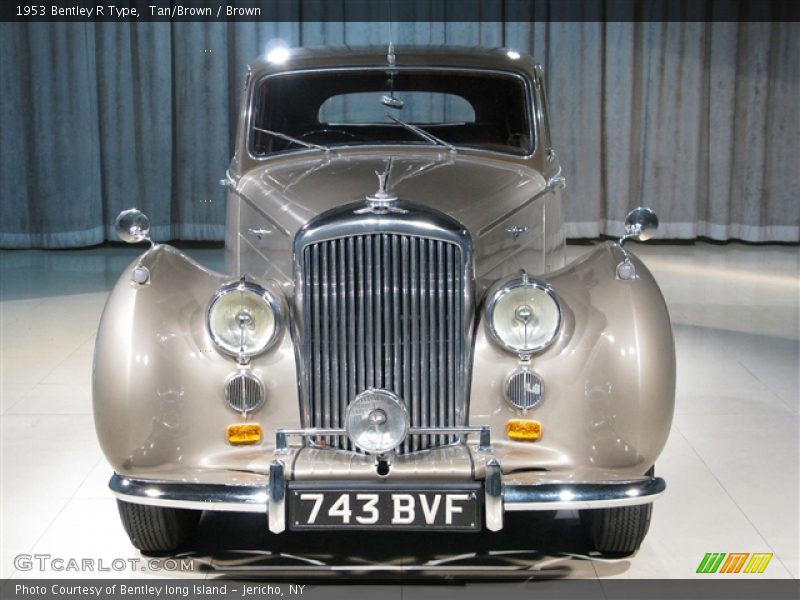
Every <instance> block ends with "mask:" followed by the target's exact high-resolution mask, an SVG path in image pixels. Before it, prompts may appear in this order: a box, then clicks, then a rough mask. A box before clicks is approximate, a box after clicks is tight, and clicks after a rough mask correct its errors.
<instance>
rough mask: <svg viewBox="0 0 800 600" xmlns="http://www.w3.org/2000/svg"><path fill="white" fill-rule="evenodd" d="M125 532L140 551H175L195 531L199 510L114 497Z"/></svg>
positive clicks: (192, 535) (190, 537) (189, 538)
mask: <svg viewBox="0 0 800 600" xmlns="http://www.w3.org/2000/svg"><path fill="white" fill-rule="evenodd" d="M117 507H118V508H119V516H120V519H121V520H122V526H123V527H124V528H125V532H126V533H127V534H128V537H129V538H130V540H131V544H133V545H134V546H135V547H136V548H138V549H139V550H141V551H142V552H152V553H167V552H175V551H176V550H178V549H179V548H181V547H183V546H184V545H185V544H186V543H187V542H188V541H190V540H191V539H192V538H193V537H194V534H195V532H196V531H197V524H198V523H199V521H200V515H201V514H202V511H199V510H187V509H180V508H165V507H163V506H145V505H144V504H131V503H130V502H123V501H122V500H117Z"/></svg>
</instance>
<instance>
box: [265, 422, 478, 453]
mask: <svg viewBox="0 0 800 600" xmlns="http://www.w3.org/2000/svg"><path fill="white" fill-rule="evenodd" d="M471 433H477V434H479V435H480V441H479V442H478V451H479V452H488V451H489V450H490V449H491V429H490V427H489V426H488V425H476V426H465V427H411V428H409V430H408V435H409V436H412V435H437V434H439V435H448V436H449V435H455V434H461V435H469V434H471ZM346 435H347V431H346V430H344V429H326V428H322V427H306V428H304V429H278V430H277V431H276V432H275V453H276V454H287V452H288V439H287V438H288V437H290V436H299V437H304V438H307V437H317V436H329V437H343V436H346Z"/></svg>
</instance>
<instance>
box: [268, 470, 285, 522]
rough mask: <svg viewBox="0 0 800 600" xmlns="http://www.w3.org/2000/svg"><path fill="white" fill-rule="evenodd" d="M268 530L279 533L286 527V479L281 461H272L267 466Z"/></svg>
mask: <svg viewBox="0 0 800 600" xmlns="http://www.w3.org/2000/svg"><path fill="white" fill-rule="evenodd" d="M267 510H268V512H269V530H270V531H271V532H272V533H281V532H283V531H284V530H285V529H286V479H285V477H284V473H283V462H282V461H280V460H274V461H272V464H271V465H270V466H269V506H268V507H267Z"/></svg>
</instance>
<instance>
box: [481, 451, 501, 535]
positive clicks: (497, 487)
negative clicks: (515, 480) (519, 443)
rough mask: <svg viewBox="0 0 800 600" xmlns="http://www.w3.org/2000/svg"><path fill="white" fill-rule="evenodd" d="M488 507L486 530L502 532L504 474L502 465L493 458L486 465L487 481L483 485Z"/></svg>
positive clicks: (485, 501)
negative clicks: (501, 468)
mask: <svg viewBox="0 0 800 600" xmlns="http://www.w3.org/2000/svg"><path fill="white" fill-rule="evenodd" d="M483 489H484V495H485V496H484V503H485V505H486V529H488V530H489V531H500V530H501V529H502V528H503V472H502V471H501V470H500V463H499V462H497V459H496V458H492V459H490V460H489V462H487V463H486V481H485V482H484V485H483Z"/></svg>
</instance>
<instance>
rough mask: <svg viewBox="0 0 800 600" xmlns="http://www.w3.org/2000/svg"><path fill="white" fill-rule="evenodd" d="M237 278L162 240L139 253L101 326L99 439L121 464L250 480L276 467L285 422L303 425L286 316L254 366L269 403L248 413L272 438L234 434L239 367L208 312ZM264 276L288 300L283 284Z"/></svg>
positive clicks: (136, 469)
mask: <svg viewBox="0 0 800 600" xmlns="http://www.w3.org/2000/svg"><path fill="white" fill-rule="evenodd" d="M137 266H143V267H146V268H147V269H148V271H149V274H150V277H149V280H148V282H147V283H145V284H137V283H135V282H134V281H133V279H132V275H133V271H134V269H135V268H136V267H137ZM230 280H231V277H230V276H228V275H224V274H221V273H216V272H214V271H210V270H208V269H206V268H204V267H203V266H201V265H199V264H198V263H196V262H194V261H193V260H191V259H190V258H189V257H187V256H186V255H184V254H183V253H181V252H180V251H178V250H176V249H175V248H173V247H171V246H168V245H163V244H161V245H156V246H154V247H153V248H151V249H150V250H148V251H147V252H146V253H144V254H143V255H142V256H140V257H139V258H138V259H136V260H135V261H134V262H133V263H131V265H130V266H128V268H127V269H126V270H125V271H124V272H123V273H122V275H121V276H120V278H119V280H118V281H117V283H116V285H115V286H114V289H113V290H112V292H111V294H110V296H109V298H108V301H107V302H106V306H105V309H104V311H103V316H102V318H101V321H100V325H99V328H98V333H97V341H96V344H95V355H94V368H93V380H92V396H93V405H94V417H95V426H96V429H97V436H98V439H99V441H100V446H101V448H102V450H103V452H104V453H105V456H106V458H107V459H108V461H109V462H110V463H111V465H112V466H113V468H114V470H115V471H116V472H117V473H119V474H121V475H126V476H131V477H141V478H146V479H156V480H157V479H163V480H175V479H179V480H184V481H192V480H203V481H205V482H213V481H214V480H215V479H218V480H219V481H220V482H227V483H230V482H231V481H242V482H246V481H250V480H252V479H253V478H259V477H261V476H262V475H263V474H264V473H266V472H268V470H269V464H268V462H269V461H268V460H267V459H265V458H264V457H266V456H270V454H271V452H272V449H273V441H274V439H275V433H274V432H275V428H276V426H277V424H280V425H281V426H283V427H286V426H287V425H289V424H292V423H294V424H296V425H297V426H299V424H300V416H299V409H298V406H299V404H298V400H297V384H296V368H295V357H294V350H293V347H292V342H291V336H290V335H289V333H288V331H287V330H286V329H287V328H286V327H285V326H284V328H283V331H282V332H281V333H280V337H279V339H278V341H277V342H276V343H275V345H274V346H273V347H272V348H271V349H270V350H269V351H267V352H266V353H264V354H262V355H259V356H257V357H254V358H253V359H252V361H251V363H250V365H249V366H248V367H247V369H249V370H250V371H251V372H252V373H254V374H255V375H256V376H258V377H259V378H260V379H261V380H262V381H263V383H264V387H265V395H266V399H265V402H264V404H263V405H262V406H261V408H259V409H258V410H257V411H255V412H253V413H251V414H250V415H249V416H248V421H254V422H258V423H260V424H261V425H262V427H263V429H264V438H263V441H262V442H261V443H259V444H256V445H254V446H248V447H232V446H230V445H229V444H228V443H227V440H226V428H227V426H228V425H230V424H231V423H237V422H242V417H241V415H239V414H238V413H236V412H234V411H233V410H231V409H230V408H229V407H228V406H227V405H226V404H225V401H224V386H225V381H226V379H227V378H228V377H230V376H231V375H233V374H234V373H236V372H237V371H238V370H239V367H238V365H237V364H236V361H235V360H233V359H231V358H230V357H228V356H225V355H223V354H221V353H219V352H218V351H217V350H216V348H215V347H214V345H213V343H212V341H211V338H210V336H209V335H208V332H207V330H206V326H205V312H206V307H207V305H208V301H209V300H210V298H211V296H212V294H213V293H214V292H215V291H216V289H217V288H218V287H219V286H220V285H222V284H224V283H227V282H229V281H230ZM261 284H262V285H264V286H265V287H267V288H268V289H269V290H270V291H271V292H272V293H273V294H274V295H275V297H277V298H280V299H281V302H282V303H283V304H284V305H285V301H284V300H283V295H282V293H281V291H280V288H279V286H278V285H277V284H274V283H264V282H261ZM283 310H284V314H288V312H286V311H287V307H286V306H284V307H283ZM233 470H235V471H236V473H233V475H232V474H231V471H233Z"/></svg>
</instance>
